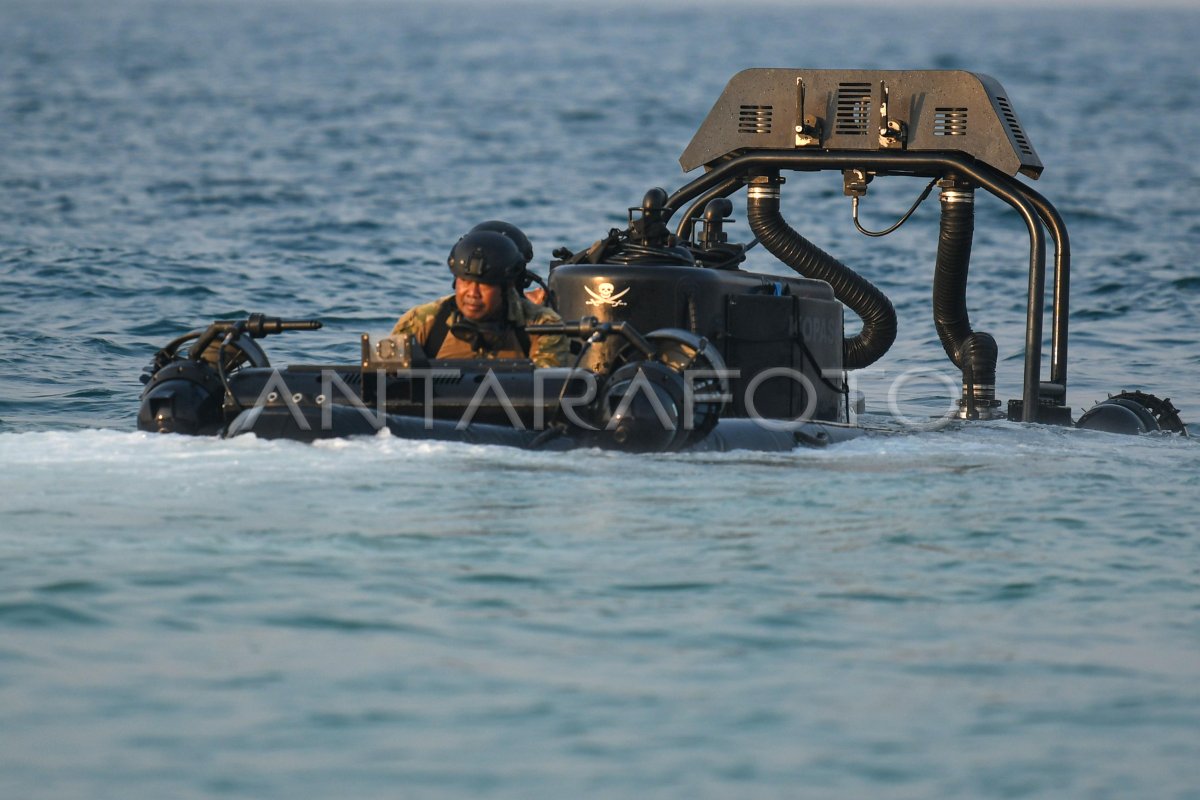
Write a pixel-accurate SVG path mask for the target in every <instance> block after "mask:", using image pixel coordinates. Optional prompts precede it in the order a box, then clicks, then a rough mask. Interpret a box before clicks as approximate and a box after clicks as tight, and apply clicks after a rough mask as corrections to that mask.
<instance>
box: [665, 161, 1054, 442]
mask: <svg viewBox="0 0 1200 800" xmlns="http://www.w3.org/2000/svg"><path fill="white" fill-rule="evenodd" d="M780 168H784V169H791V170H796V171H801V172H803V171H809V172H817V171H820V170H824V169H860V170H868V171H872V172H876V173H881V174H909V175H922V176H925V177H927V178H934V177H946V176H949V175H958V176H961V177H965V178H968V179H970V180H971V181H972V182H973V183H975V184H977V185H979V186H981V187H983V188H984V189H986V190H987V191H989V192H991V193H992V194H993V195H995V196H996V197H999V198H1000V199H1001V200H1003V201H1004V202H1005V203H1008V205H1010V206H1011V207H1012V208H1013V209H1014V210H1016V212H1017V213H1018V214H1020V215H1021V218H1022V219H1023V220H1024V221H1025V228H1026V230H1027V231H1028V232H1029V286H1028V294H1027V300H1026V306H1025V308H1026V312H1025V375H1024V386H1023V389H1022V395H1021V397H1022V402H1023V406H1022V410H1021V420H1022V421H1023V422H1036V421H1037V419H1038V401H1039V397H1040V394H1041V392H1040V390H1041V369H1042V351H1041V343H1042V313H1043V309H1044V308H1045V305H1044V294H1045V289H1046V234H1045V231H1044V230H1043V229H1042V224H1041V217H1050V219H1047V224H1048V225H1050V230H1051V233H1053V234H1054V236H1055V245H1056V247H1057V248H1058V257H1059V260H1058V261H1056V265H1055V266H1056V270H1055V279H1056V283H1057V282H1058V279H1059V278H1060V277H1065V276H1066V274H1067V271H1066V269H1065V268H1066V266H1067V264H1068V263H1069V262H1068V261H1067V257H1068V256H1069V251H1068V250H1067V247H1066V238H1065V232H1066V231H1065V228H1064V227H1063V225H1062V224H1061V222H1062V221H1061V219H1059V218H1058V215H1057V214H1053V213H1051V212H1052V211H1053V209H1052V207H1051V206H1050V204H1049V203H1048V202H1047V201H1046V200H1045V199H1044V198H1042V197H1041V196H1040V195H1038V194H1037V193H1036V192H1034V191H1033V190H1032V189H1030V188H1029V187H1027V186H1025V185H1024V184H1022V183H1020V182H1019V181H1016V180H1013V179H1012V178H1011V177H1009V176H1008V175H1005V174H1004V173H1002V172H1000V171H998V170H996V169H994V168H992V167H989V166H988V165H987V164H983V163H981V162H978V161H975V160H974V159H972V158H969V157H967V156H963V155H959V154H957V153H912V152H906V151H897V152H889V151H877V152H862V153H860V152H850V153H847V152H835V153H830V152H826V151H816V150H814V151H804V150H800V151H795V152H785V153H780V152H749V153H746V154H744V155H741V156H738V157H736V158H733V159H730V160H729V161H726V162H724V163H722V164H720V165H719V166H716V167H713V168H712V169H711V170H709V171H708V172H707V173H705V174H704V175H701V176H700V177H698V178H696V179H695V180H694V181H692V182H691V183H688V184H686V185H684V186H683V187H682V188H680V189H679V190H678V191H677V192H675V194H673V195H671V197H669V198H668V199H667V207H668V209H670V210H672V211H673V210H675V209H678V208H680V207H681V206H682V205H683V204H684V203H687V202H688V201H690V200H691V199H692V198H694V197H696V196H697V195H698V194H700V193H701V192H704V191H706V190H708V189H709V188H711V187H712V186H715V185H717V184H719V183H722V182H724V181H725V180H727V179H728V178H729V177H731V176H734V175H745V174H747V173H748V172H750V171H751V170H755V169H758V170H762V169H780ZM1035 204H1036V205H1035ZM1060 266H1061V267H1063V268H1064V269H1063V271H1062V272H1061V273H1060V272H1059V269H1058V268H1059V267H1060ZM1060 300H1061V301H1062V305H1061V308H1060V305H1059V301H1060ZM1065 301H1066V294H1065V292H1064V293H1063V294H1062V295H1061V296H1060V297H1056V302H1055V307H1054V310H1055V320H1054V324H1055V330H1056V331H1061V332H1062V334H1063V337H1062V341H1061V344H1062V345H1063V348H1062V350H1061V352H1060V353H1059V356H1060V361H1059V363H1058V366H1059V369H1060V371H1061V374H1062V375H1063V376H1064V378H1065V375H1066V346H1065V345H1066V338H1065V333H1066V328H1065V324H1064V323H1063V321H1062V320H1061V319H1060V318H1059V317H1060V316H1062V317H1065V315H1066V302H1065ZM1060 311H1061V314H1060ZM1060 325H1061V326H1062V327H1061V328H1060ZM1061 388H1062V390H1063V392H1064V393H1065V389H1066V387H1065V384H1063V385H1061Z"/></svg>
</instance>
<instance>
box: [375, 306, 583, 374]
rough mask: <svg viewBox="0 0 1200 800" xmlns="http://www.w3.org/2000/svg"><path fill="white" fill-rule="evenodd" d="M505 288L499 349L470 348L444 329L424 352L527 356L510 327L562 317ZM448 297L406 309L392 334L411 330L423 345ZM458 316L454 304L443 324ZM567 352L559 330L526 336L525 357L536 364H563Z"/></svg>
mask: <svg viewBox="0 0 1200 800" xmlns="http://www.w3.org/2000/svg"><path fill="white" fill-rule="evenodd" d="M506 291H507V292H508V298H507V300H508V302H507V303H505V305H506V306H507V307H508V322H509V325H510V330H509V331H508V332H507V333H506V335H505V343H504V346H503V347H502V348H500V349H499V350H485V349H482V348H480V349H477V350H475V349H472V347H471V344H470V343H469V342H464V341H463V340H462V339H459V338H458V337H457V336H455V335H454V333H453V331H447V333H446V338H445V339H443V340H442V346H441V348H440V349H438V351H437V353H427V354H426V355H428V356H429V357H430V358H526V355H525V353H524V351H523V350H522V349H521V343H520V341H518V339H517V336H516V334H515V333H513V331H512V330H511V327H517V328H524V327H525V326H526V325H538V324H541V323H550V322H562V317H560V316H559V315H558V314H557V313H556V312H555V311H554V310H552V309H549V308H546V307H545V306H539V305H538V304H537V303H534V302H533V301H531V300H528V299H526V298H525V297H523V296H522V295H521V294H519V293H518V292H517V290H516V289H512V288H509V289H507V290H506ZM447 301H449V302H451V303H453V302H454V295H452V294H451V295H446V296H445V297H440V298H438V299H437V300H434V301H433V302H431V303H424V304H422V305H419V306H417V307H416V308H412V309H409V311H407V312H406V313H405V314H404V316H402V317H400V320H399V321H398V322H397V323H396V326H395V327H394V328H392V335H396V334H407V333H411V334H412V335H413V336H414V337H416V340H417V343H418V344H420V345H421V346H422V347H424V346H425V342H426V341H427V340H428V338H429V331H430V329H431V328H432V327H433V320H434V318H435V317H436V316H437V313H438V309H439V308H441V306H442V303H445V302H447ZM458 316H459V312H458V309H457V308H455V309H454V311H452V312H451V313H450V318H449V319H448V320H447V321H446V324H447V325H453V324H454V322H455V320H456V319H458ZM569 352H570V351H569V348H568V347H567V338H566V337H565V336H561V335H559V334H548V335H544V336H538V335H536V334H530V336H529V356H528V358H529V359H530V360H532V361H533V365H534V366H535V367H565V366H567V356H568V354H569Z"/></svg>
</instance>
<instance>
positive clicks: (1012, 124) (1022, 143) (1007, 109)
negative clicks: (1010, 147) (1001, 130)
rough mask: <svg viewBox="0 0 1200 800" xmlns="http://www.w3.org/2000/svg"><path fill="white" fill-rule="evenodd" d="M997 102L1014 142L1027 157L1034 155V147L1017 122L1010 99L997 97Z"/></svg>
mask: <svg viewBox="0 0 1200 800" xmlns="http://www.w3.org/2000/svg"><path fill="white" fill-rule="evenodd" d="M996 102H997V103H998V104H999V105H1000V113H1002V114H1003V115H1004V122H1005V123H1006V124H1007V125H1008V132H1009V133H1011V134H1012V137H1013V140H1014V141H1015V142H1016V143H1017V148H1018V149H1019V150H1020V151H1021V152H1022V153H1024V154H1025V155H1027V156H1031V155H1033V147H1032V146H1031V145H1030V144H1029V140H1028V139H1026V138H1025V131H1023V130H1021V125H1020V123H1018V122H1017V115H1016V113H1014V112H1013V109H1012V106H1011V105H1010V104H1009V102H1008V98H1007V97H997V98H996Z"/></svg>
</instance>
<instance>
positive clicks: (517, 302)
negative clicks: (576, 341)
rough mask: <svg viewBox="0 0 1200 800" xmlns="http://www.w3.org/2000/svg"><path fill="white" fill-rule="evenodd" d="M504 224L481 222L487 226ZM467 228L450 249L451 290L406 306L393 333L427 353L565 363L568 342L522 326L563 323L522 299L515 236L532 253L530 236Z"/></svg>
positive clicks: (539, 363)
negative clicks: (410, 338) (413, 341)
mask: <svg viewBox="0 0 1200 800" xmlns="http://www.w3.org/2000/svg"><path fill="white" fill-rule="evenodd" d="M497 224H505V225H507V223H484V224H483V225H492V226H495V225H497ZM483 225H481V226H480V227H479V228H476V229H473V230H471V231H470V232H469V233H468V234H467V235H466V236H463V237H462V238H461V239H459V240H458V243H457V244H455V245H454V248H453V249H452V250H451V251H450V257H449V258H448V259H447V263H448V264H449V266H450V272H451V273H453V275H454V294H451V295H447V296H445V297H441V298H439V299H437V300H434V301H433V302H431V303H425V304H424V305H419V306H417V307H416V308H413V309H411V310H409V311H408V312H407V313H405V314H404V316H402V317H400V320H399V321H398V322H397V323H396V326H395V327H394V328H393V329H392V335H401V334H412V335H413V336H414V337H415V338H416V340H417V343H418V344H420V345H421V348H422V349H423V350H424V351H425V353H426V355H428V356H429V357H430V358H529V359H531V360H532V361H533V365H534V366H535V367H562V366H566V360H567V353H568V348H567V341H566V338H565V337H563V336H560V335H557V334H554V335H543V336H538V335H535V334H528V333H526V332H525V326H526V325H536V324H539V323H549V322H562V317H560V316H559V315H558V314H557V313H555V312H554V311H553V310H551V309H549V308H546V307H545V306H540V305H538V304H536V303H534V302H532V301H531V300H529V299H527V298H525V297H524V296H523V295H522V294H521V292H520V289H519V287H521V286H523V285H524V284H525V280H526V271H525V265H526V263H527V261H528V258H526V256H525V254H523V253H522V252H521V249H520V248H519V243H518V242H517V241H516V237H517V235H519V237H520V238H521V239H523V240H524V244H525V246H526V247H527V248H528V249H529V254H528V255H529V256H530V257H532V255H533V253H532V248H529V240H528V239H525V237H524V234H522V233H521V232H520V230H518V229H517V228H515V227H513V226H511V225H509V226H508V227H509V228H511V229H512V231H514V232H515V233H510V232H508V231H504V232H501V231H500V230H497V229H496V228H495V227H492V228H491V229H480V228H483Z"/></svg>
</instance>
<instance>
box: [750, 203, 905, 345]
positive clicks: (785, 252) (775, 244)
mask: <svg viewBox="0 0 1200 800" xmlns="http://www.w3.org/2000/svg"><path fill="white" fill-rule="evenodd" d="M746 219H747V221H748V222H749V223H750V230H751V231H753V232H754V235H755V236H757V237H758V240H759V242H760V243H761V244H762V246H763V247H765V248H766V249H767V251H768V252H770V253H771V254H772V255H773V256H775V257H776V258H778V259H779V260H780V261H782V262H783V263H784V264H787V265H788V266H789V267H791V268H792V269H794V270H796V272H798V273H800V274H801V275H803V276H804V277H806V278H815V279H817V280H822V281H825V282H827V283H828V284H829V285H830V286H832V287H833V293H834V296H835V297H837V299H838V300H840V301H841V302H842V303H844V304H845V305H846V306H847V307H848V308H849V309H850V310H851V311H853V312H854V313H855V314H857V315H858V316H859V317H860V318H861V319H862V323H863V326H862V330H861V331H860V332H859V333H858V334H857V335H856V336H847V337H846V338H845V340H844V341H843V343H842V353H843V355H842V363H843V365H844V366H845V368H846V369H862V368H863V367H866V366H868V365H870V364H873V363H875V362H876V361H878V360H879V359H880V358H882V357H883V355H884V353H886V352H887V351H888V348H890V347H891V346H892V342H894V341H896V309H894V308H893V307H892V302H891V301H890V300H888V298H887V296H886V295H884V293H883V292H881V291H880V290H879V289H878V288H877V287H875V286H874V285H873V284H872V283H871V282H870V281H868V280H867V279H866V278H864V277H862V276H861V275H859V274H858V273H857V272H855V271H854V270H852V269H850V268H849V267H847V266H846V265H845V264H843V263H842V262H840V261H838V260H837V259H836V258H834V257H833V256H831V255H829V254H828V253H826V252H825V251H824V250H822V249H821V248H819V247H817V246H816V245H815V244H813V243H812V242H810V241H808V240H807V239H805V238H804V237H803V236H801V235H800V234H799V233H797V232H796V231H794V230H793V229H792V228H791V226H790V225H788V224H787V222H786V221H785V220H784V219H783V216H782V215H781V214H780V213H779V187H778V185H777V184H774V183H769V184H752V185H751V186H750V188H749V192H748V199H747V201H746Z"/></svg>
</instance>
